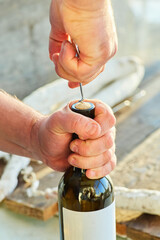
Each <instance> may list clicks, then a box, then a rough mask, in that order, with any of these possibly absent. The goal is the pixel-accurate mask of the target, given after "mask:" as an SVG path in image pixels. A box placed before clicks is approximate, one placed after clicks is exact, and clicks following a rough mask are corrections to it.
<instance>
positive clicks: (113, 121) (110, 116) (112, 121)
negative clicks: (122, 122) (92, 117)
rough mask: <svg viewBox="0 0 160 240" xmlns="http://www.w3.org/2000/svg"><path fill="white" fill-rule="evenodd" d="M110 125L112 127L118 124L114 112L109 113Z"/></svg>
mask: <svg viewBox="0 0 160 240" xmlns="http://www.w3.org/2000/svg"><path fill="white" fill-rule="evenodd" d="M108 121H109V126H110V127H113V126H114V125H115V124H116V118H115V116H114V114H110V115H109V120H108Z"/></svg>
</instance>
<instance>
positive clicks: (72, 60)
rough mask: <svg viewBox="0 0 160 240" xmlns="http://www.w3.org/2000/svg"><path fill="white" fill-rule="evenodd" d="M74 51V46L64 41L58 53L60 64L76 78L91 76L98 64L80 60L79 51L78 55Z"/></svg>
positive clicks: (81, 78)
mask: <svg viewBox="0 0 160 240" xmlns="http://www.w3.org/2000/svg"><path fill="white" fill-rule="evenodd" d="M76 53H77V51H76V48H75V46H74V45H73V44H72V43H70V42H69V41H64V42H63V45H62V48H61V52H60V54H59V62H60V64H61V66H62V67H63V69H65V71H66V72H68V73H69V74H73V76H74V77H75V78H76V79H78V80H81V81H82V80H84V79H86V78H90V77H92V76H93V75H94V74H95V73H96V72H97V69H99V68H100V66H98V65H97V64H94V65H90V64H87V63H86V62H84V61H82V59H81V53H80V54H79V57H77V56H76Z"/></svg>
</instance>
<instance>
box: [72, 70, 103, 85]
mask: <svg viewBox="0 0 160 240" xmlns="http://www.w3.org/2000/svg"><path fill="white" fill-rule="evenodd" d="M103 70H104V66H102V67H101V68H100V69H99V70H98V71H97V72H96V73H95V74H94V75H93V76H92V77H91V78H87V79H86V80H83V82H82V85H83V86H84V85H86V84H88V83H89V82H91V81H92V80H94V79H95V78H96V77H97V76H98V75H99V74H100V73H101V72H103ZM68 86H69V87H70V88H76V87H78V86H79V83H77V82H71V81H70V82H69V83H68Z"/></svg>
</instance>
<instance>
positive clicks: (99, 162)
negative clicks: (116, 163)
mask: <svg viewBox="0 0 160 240" xmlns="http://www.w3.org/2000/svg"><path fill="white" fill-rule="evenodd" d="M112 154H113V153H112V150H111V149H109V150H107V151H105V152H104V153H103V154H100V155H97V156H93V157H83V156H81V155H78V154H75V153H72V154H70V155H69V157H68V162H69V163H70V164H71V165H72V166H75V167H78V168H81V169H92V168H93V169H96V168H98V167H99V166H104V165H105V164H106V163H107V162H108V161H110V159H111V158H112ZM93 171H94V170H93Z"/></svg>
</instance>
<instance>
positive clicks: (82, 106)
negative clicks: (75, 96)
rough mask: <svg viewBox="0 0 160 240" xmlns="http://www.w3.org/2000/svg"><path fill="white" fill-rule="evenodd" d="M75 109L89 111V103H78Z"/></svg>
mask: <svg viewBox="0 0 160 240" xmlns="http://www.w3.org/2000/svg"><path fill="white" fill-rule="evenodd" d="M75 108H76V109H79V110H86V109H90V108H91V104H90V103H89V102H83V101H81V102H78V103H77V104H76V105H75Z"/></svg>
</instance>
